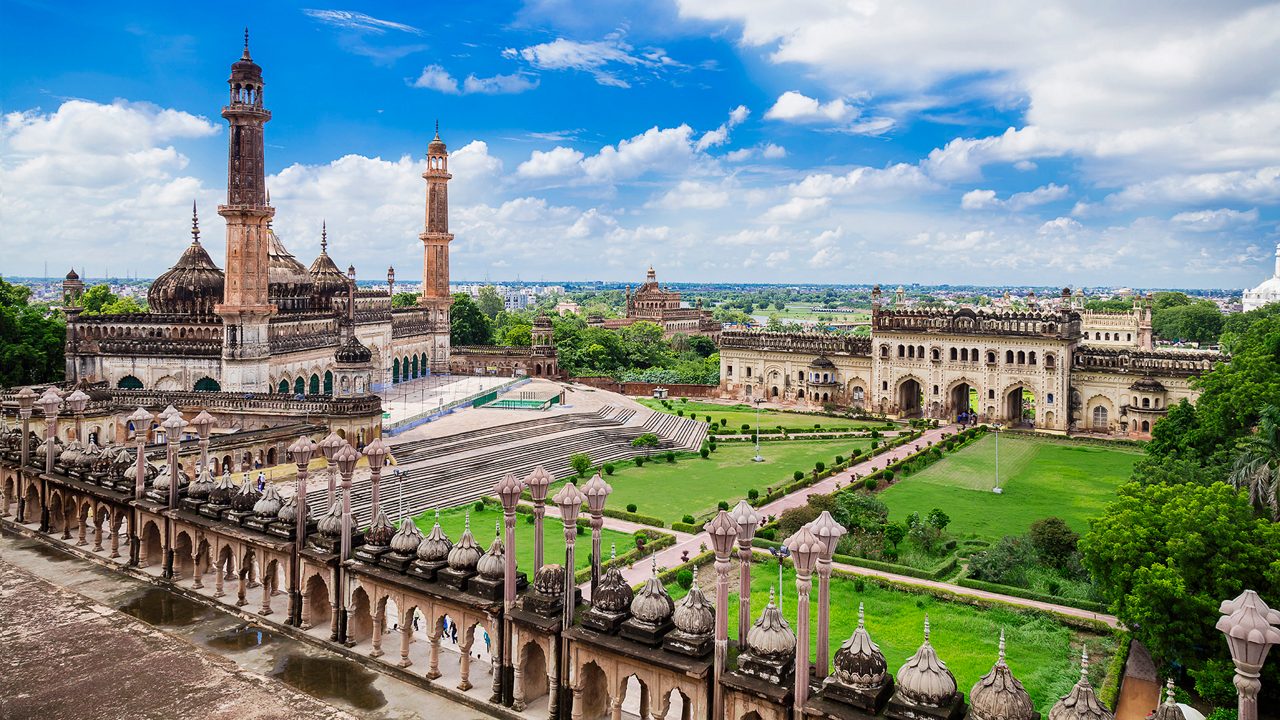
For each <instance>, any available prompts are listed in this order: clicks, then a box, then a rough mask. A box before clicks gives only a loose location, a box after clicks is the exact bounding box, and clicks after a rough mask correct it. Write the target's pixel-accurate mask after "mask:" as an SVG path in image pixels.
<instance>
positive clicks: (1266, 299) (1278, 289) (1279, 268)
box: [1242, 243, 1280, 312]
mask: <svg viewBox="0 0 1280 720" xmlns="http://www.w3.org/2000/svg"><path fill="white" fill-rule="evenodd" d="M1242 301H1243V306H1244V311H1245V312H1249V311H1250V310H1257V309H1258V308H1260V307H1262V306H1263V305H1270V304H1271V303H1277V302H1280V243H1276V271H1275V274H1274V275H1272V276H1271V277H1269V278H1267V279H1266V280H1264V281H1262V284H1261V285H1259V286H1258V287H1256V288H1254V289H1252V290H1245V291H1244V297H1243V298H1242Z"/></svg>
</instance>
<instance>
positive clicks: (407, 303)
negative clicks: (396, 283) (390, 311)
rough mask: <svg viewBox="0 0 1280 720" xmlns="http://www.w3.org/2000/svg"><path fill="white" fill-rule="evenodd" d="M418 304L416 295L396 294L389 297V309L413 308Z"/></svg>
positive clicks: (409, 293) (408, 293)
mask: <svg viewBox="0 0 1280 720" xmlns="http://www.w3.org/2000/svg"><path fill="white" fill-rule="evenodd" d="M417 304H418V293H411V292H398V293H396V294H395V295H393V296H392V297H391V307H393V308H402V307H413V306H414V305H417Z"/></svg>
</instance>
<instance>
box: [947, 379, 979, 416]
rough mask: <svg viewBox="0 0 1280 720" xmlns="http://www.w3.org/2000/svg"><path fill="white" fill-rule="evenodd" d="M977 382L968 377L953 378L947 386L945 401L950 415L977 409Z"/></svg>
mask: <svg viewBox="0 0 1280 720" xmlns="http://www.w3.org/2000/svg"><path fill="white" fill-rule="evenodd" d="M978 396H979V392H978V384H977V383H975V382H973V381H971V380H969V378H964V377H962V378H960V379H958V380H954V381H952V382H951V384H950V385H948V386H947V395H946V397H947V403H948V406H949V407H950V408H951V416H952V417H958V416H959V415H960V414H961V413H970V412H976V411H977V407H978V404H977V398H978Z"/></svg>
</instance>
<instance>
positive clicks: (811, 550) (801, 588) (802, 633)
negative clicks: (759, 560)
mask: <svg viewBox="0 0 1280 720" xmlns="http://www.w3.org/2000/svg"><path fill="white" fill-rule="evenodd" d="M785 544H786V546H787V549H789V550H790V551H791V562H792V563H793V564H794V565H795V568H796V678H795V680H796V687H795V716H796V717H804V706H805V703H806V702H808V700H809V589H810V587H812V582H811V581H810V579H809V578H810V576H811V574H812V573H813V566H814V563H816V562H817V561H818V558H819V556H821V555H822V553H824V552H826V548H825V547H824V546H823V545H822V541H821V540H819V539H818V536H817V535H814V534H813V531H812V530H810V529H809V528H808V526H805V527H802V528H800V529H799V530H797V531H796V533H795V534H794V535H792V536H791V537H789V538H787V542H786V543H785Z"/></svg>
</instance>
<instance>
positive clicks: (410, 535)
mask: <svg viewBox="0 0 1280 720" xmlns="http://www.w3.org/2000/svg"><path fill="white" fill-rule="evenodd" d="M420 544H422V531H421V530H419V529H418V526H417V525H415V524H414V523H413V520H409V519H407V518H406V519H404V520H401V521H400V530H399V531H397V532H396V534H395V535H394V536H392V538H391V549H392V550H394V551H396V552H398V553H400V554H402V555H413V554H414V553H416V552H418V545H420Z"/></svg>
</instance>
